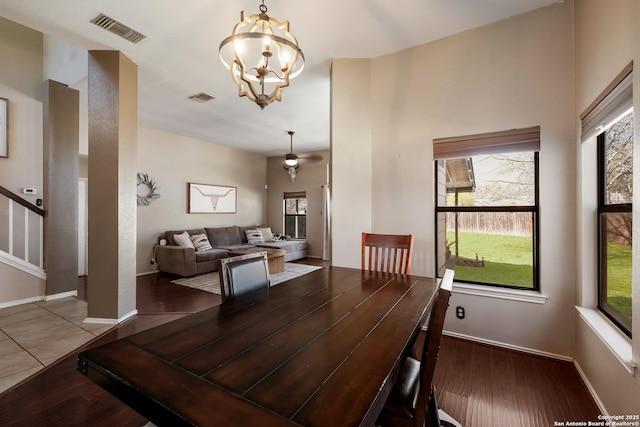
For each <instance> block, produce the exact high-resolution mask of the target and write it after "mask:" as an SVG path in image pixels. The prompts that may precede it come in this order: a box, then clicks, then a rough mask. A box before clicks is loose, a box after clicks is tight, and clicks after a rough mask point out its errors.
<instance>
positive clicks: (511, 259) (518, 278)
mask: <svg viewBox="0 0 640 427" xmlns="http://www.w3.org/2000/svg"><path fill="white" fill-rule="evenodd" d="M458 238H459V242H458V243H459V250H460V254H459V255H460V256H461V257H463V258H467V259H475V258H476V254H478V258H479V259H482V258H483V257H484V260H485V267H470V266H461V265H456V266H455V267H454V270H455V272H456V275H455V277H456V279H461V280H469V281H473V282H480V283H492V284H497V285H511V286H520V287H525V288H532V287H533V269H532V267H531V266H532V260H533V255H532V247H531V238H529V237H519V236H504V235H497V234H482V233H466V232H461V233H459V234H458ZM453 240H454V233H453V232H452V231H448V232H447V241H448V242H452V241H453ZM607 250H608V263H607V264H608V271H607V274H608V290H607V299H608V302H609V304H610V305H611V306H612V307H613V308H615V309H616V310H618V311H619V312H620V313H622V314H623V315H625V316H627V317H629V318H631V247H630V246H626V245H621V244H619V243H609V244H608V248H607ZM451 252H452V255H455V247H454V246H453V245H452V246H451Z"/></svg>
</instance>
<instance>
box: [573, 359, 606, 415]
mask: <svg viewBox="0 0 640 427" xmlns="http://www.w3.org/2000/svg"><path fill="white" fill-rule="evenodd" d="M573 366H575V367H576V370H577V371H578V375H580V378H582V381H584V384H585V385H586V386H587V390H589V393H590V394H591V397H593V400H595V402H596V405H598V409H600V413H601V414H602V415H609V413H608V412H607V408H605V407H604V403H602V400H600V398H599V397H598V394H597V393H596V389H595V388H593V386H592V385H591V382H589V379H588V378H587V376H586V375H585V373H584V371H583V370H582V368H581V367H580V364H579V363H578V361H577V360H575V359H574V360H573Z"/></svg>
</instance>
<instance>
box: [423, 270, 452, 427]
mask: <svg viewBox="0 0 640 427" xmlns="http://www.w3.org/2000/svg"><path fill="white" fill-rule="evenodd" d="M453 276H454V272H453V270H445V273H444V277H443V278H442V280H441V282H440V288H439V289H438V295H437V297H436V300H435V302H434V304H433V308H432V309H431V314H430V316H429V323H428V326H427V332H426V335H425V339H424V345H423V347H422V355H421V358H420V386H419V390H418V397H417V399H416V406H415V416H414V418H413V425H414V427H418V426H420V427H422V426H423V425H424V423H425V418H426V416H427V406H428V405H429V398H430V396H431V390H432V382H433V376H434V374H435V371H436V362H437V360H438V353H439V351H440V342H441V341H442V328H443V327H444V319H445V316H446V314H447V308H448V307H449V298H450V297H451V288H452V286H453Z"/></svg>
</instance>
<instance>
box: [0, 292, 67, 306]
mask: <svg viewBox="0 0 640 427" xmlns="http://www.w3.org/2000/svg"><path fill="white" fill-rule="evenodd" d="M75 296H78V292H77V291H69V292H61V293H59V294H53V295H38V296H37V297H30V298H24V299H19V300H14V301H6V302H0V308H7V307H15V306H17V305H23V304H30V303H32V302H38V301H54V300H57V299H61V298H67V297H75Z"/></svg>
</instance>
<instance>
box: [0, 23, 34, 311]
mask: <svg viewBox="0 0 640 427" xmlns="http://www.w3.org/2000/svg"><path fill="white" fill-rule="evenodd" d="M0 57H1V58H2V66H0V98H5V99H7V100H8V108H9V117H8V127H9V132H8V140H9V157H8V158H0V185H1V186H3V187H5V188H7V189H8V190H10V191H12V192H13V193H15V194H17V195H19V196H20V197H22V198H24V199H25V200H27V201H28V202H30V203H32V204H34V205H35V203H36V199H38V198H42V197H43V196H42V193H43V162H42V156H43V151H42V131H43V128H42V102H41V101H42V93H43V84H42V34H40V33H38V32H37V31H33V30H30V29H28V28H26V27H23V26H22V25H18V24H16V23H14V22H12V21H9V20H6V19H4V18H0ZM24 187H33V188H35V189H36V190H37V194H35V195H26V194H22V189H23V188H24ZM8 205H9V204H8V202H7V199H6V198H5V197H4V196H2V197H0V249H2V250H5V251H6V250H7V249H8V229H7V228H6V224H7V223H8ZM16 212H17V213H20V214H22V212H23V210H22V208H18V209H17V210H16ZM36 218H37V217H36V216H35V215H30V222H32V223H33V224H37V222H36V221H34V220H35V219H36ZM16 221H17V224H20V218H17V219H16ZM16 232H17V233H19V232H20V231H19V229H17V230H16ZM30 236H31V237H32V238H33V240H31V242H30V245H29V246H30V248H31V251H30V252H33V248H37V247H38V239H39V237H38V235H37V233H33V232H32V233H31V234H30ZM15 245H16V247H15V249H16V254H17V255H19V254H20V253H21V252H20V251H21V250H22V249H21V248H22V247H23V245H22V243H21V242H19V241H17V240H16V241H15ZM38 256H39V255H38V254H37V253H36V254H35V255H33V256H32V257H31V258H30V259H32V260H33V259H37V258H38ZM44 285H45V282H44V280H42V279H39V278H37V277H34V276H31V275H29V274H28V273H24V272H22V271H20V270H18V269H16V268H14V267H10V266H8V265H0V304H3V303H8V304H10V303H11V302H12V301H28V300H33V299H37V298H39V297H40V296H42V295H44Z"/></svg>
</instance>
